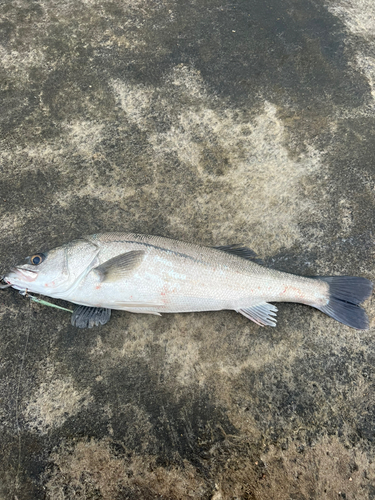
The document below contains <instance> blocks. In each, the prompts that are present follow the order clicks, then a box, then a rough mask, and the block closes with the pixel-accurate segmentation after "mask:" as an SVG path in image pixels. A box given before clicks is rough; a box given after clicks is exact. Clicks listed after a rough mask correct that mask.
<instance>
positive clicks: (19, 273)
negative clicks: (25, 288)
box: [5, 267, 38, 283]
mask: <svg viewBox="0 0 375 500" xmlns="http://www.w3.org/2000/svg"><path fill="white" fill-rule="evenodd" d="M10 271H11V273H13V274H14V275H15V277H16V279H18V280H20V281H26V282H27V283H31V282H32V281H35V280H36V279H37V277H38V273H37V272H36V271H31V270H29V269H23V268H22V267H12V268H11V270H10ZM5 281H7V282H8V283H9V280H5Z"/></svg>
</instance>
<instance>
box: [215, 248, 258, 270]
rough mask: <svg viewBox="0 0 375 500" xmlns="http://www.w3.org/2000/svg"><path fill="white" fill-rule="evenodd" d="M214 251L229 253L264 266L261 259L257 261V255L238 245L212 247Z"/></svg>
mask: <svg viewBox="0 0 375 500" xmlns="http://www.w3.org/2000/svg"><path fill="white" fill-rule="evenodd" d="M214 248H216V250H221V251H222V252H227V253H231V254H233V255H237V257H242V258H243V259H247V260H252V261H253V262H256V263H257V264H261V265H264V262H263V261H262V259H259V258H258V256H257V254H256V253H255V252H254V250H251V248H248V247H245V246H243V245H241V244H240V243H237V244H234V245H221V246H218V247H214Z"/></svg>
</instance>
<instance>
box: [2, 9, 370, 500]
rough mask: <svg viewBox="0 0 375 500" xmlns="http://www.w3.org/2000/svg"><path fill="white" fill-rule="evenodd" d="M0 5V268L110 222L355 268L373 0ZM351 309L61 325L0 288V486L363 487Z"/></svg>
mask: <svg viewBox="0 0 375 500" xmlns="http://www.w3.org/2000/svg"><path fill="white" fill-rule="evenodd" d="M0 12H1V14H0V16H1V18H0V41H1V46H0V51H1V52H0V57H1V65H0V84H1V100H0V102H1V113H0V127H1V130H0V134H1V148H0V158H1V159H0V161H1V164H0V172H1V177H0V220H1V241H0V273H1V272H4V271H5V270H6V269H7V267H8V266H9V265H11V264H14V263H15V262H16V261H17V260H19V259H21V258H23V257H24V256H25V255H29V254H30V253H32V252H35V251H40V250H43V249H45V248H48V247H52V246H54V245H57V244H60V243H63V242H65V241H68V240H70V239H73V238H75V237H78V236H80V235H83V234H89V233H95V232H98V231H103V230H109V231H114V230H129V231H134V232H142V233H151V234H159V235H163V236H170V237H175V238H179V239H183V240H187V241H193V242H197V243H201V244H207V245H223V244H228V243H236V242H241V243H245V244H247V245H248V246H250V247H251V248H252V249H254V250H255V251H256V252H257V253H258V254H259V256H260V257H261V258H263V259H264V260H265V261H266V262H267V263H268V265H270V266H273V267H275V268H278V269H283V270H290V271H292V272H296V273H300V274H305V275H313V274H322V275H331V274H353V275H360V276H365V277H367V278H370V279H375V273H374V264H373V262H374V260H373V259H374V230H375V228H374V208H375V203H374V195H375V181H374V156H375V155H374V153H375V101H374V99H375V55H374V54H375V37H374V28H375V22H374V19H375V8H374V3H373V0H331V1H327V2H326V3H324V2H323V1H319V0H318V1H312V0H311V1H309V0H286V1H284V2H280V1H279V0H251V1H244V0H242V1H241V0H238V1H235V2H223V1H222V0H201V1H190V0H113V1H105V0H104V1H99V0H64V1H57V0H10V1H4V2H1V4H0ZM62 304H63V305H66V304H64V303H62ZM365 307H366V309H367V311H368V314H369V317H370V323H371V325H372V329H370V330H369V331H366V332H358V331H355V330H353V329H350V328H347V327H344V326H342V325H340V324H338V323H337V322H335V321H334V320H332V319H330V318H328V317H326V316H324V315H323V314H322V313H320V312H319V311H316V310H312V309H310V308H308V307H304V306H300V305H292V304H283V305H281V306H280V308H279V314H278V318H279V320H278V326H277V328H261V327H259V326H257V325H255V324H253V323H251V322H249V321H247V320H246V319H245V318H244V317H242V316H240V315H237V314H236V313H233V312H225V311H223V312H220V313H201V314H184V315H165V316H163V317H160V318H159V317H150V316H144V315H143V316H142V315H132V314H127V313H124V312H114V313H113V316H112V319H111V321H110V323H108V324H107V325H106V326H104V327H101V328H96V329H93V330H84V331H79V330H76V329H75V328H73V327H72V326H70V323H69V320H70V318H69V315H68V313H65V312H61V311H56V310H54V309H51V308H46V307H43V306H39V305H36V304H31V303H30V302H29V301H28V300H27V299H25V298H23V297H21V296H20V295H19V294H17V292H16V291H14V290H6V291H3V292H1V293H0V339H1V341H0V448H1V453H0V498H1V500H4V499H18V500H23V499H33V498H38V499H42V498H48V499H54V500H55V499H56V500H60V499H61V500H62V499H71V498H79V499H103V500H112V499H115V500H116V499H118V500H120V499H139V500H143V499H145V500H148V499H212V500H224V499H252V500H273V499H278V500H287V499H293V500H310V499H317V500H319V499H340V498H341V499H343V498H346V499H348V500H349V499H350V500H352V499H374V498H375V465H374V459H375V456H374V455H375V393H374V390H375V338H374V327H375V306H374V303H373V301H371V300H369V301H368V302H367V303H366V304H365Z"/></svg>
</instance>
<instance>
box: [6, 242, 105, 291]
mask: <svg viewBox="0 0 375 500" xmlns="http://www.w3.org/2000/svg"><path fill="white" fill-rule="evenodd" d="M98 252H99V249H98V247H97V245H95V244H94V243H91V242H90V241H87V240H84V239H80V240H74V241H72V242H70V243H67V244H65V245H62V246H60V247H56V248H53V249H52V250H49V251H47V252H39V253H35V254H33V255H31V256H29V257H26V259H25V260H24V261H23V262H21V263H20V264H18V265H16V266H14V267H13V268H11V270H10V272H9V273H7V274H6V275H5V276H4V277H3V280H4V281H5V282H7V283H8V284H10V285H11V286H12V287H13V288H15V289H16V290H20V291H25V290H27V291H28V292H34V293H40V294H42V295H48V296H50V297H54V296H61V294H63V293H64V292H67V291H68V290H69V289H70V288H71V287H73V286H74V285H75V283H77V282H78V281H79V280H80V278H81V277H83V276H85V275H86V274H87V273H88V272H89V271H90V269H91V268H92V266H93V265H94V264H95V262H96V256H97V254H98Z"/></svg>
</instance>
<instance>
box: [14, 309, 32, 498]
mask: <svg viewBox="0 0 375 500" xmlns="http://www.w3.org/2000/svg"><path fill="white" fill-rule="evenodd" d="M27 325H28V328H27V335H26V342H25V347H24V349H23V354H22V358H21V366H20V371H19V374H18V383H17V390H16V427H17V434H18V465H17V474H16V480H15V485H14V487H15V491H18V489H19V474H20V469H21V451H22V443H21V429H20V425H19V404H18V398H19V393H20V387H21V378H22V372H23V367H24V364H25V358H26V351H27V346H28V344H29V337H30V330H31V302H29V318H28V322H27Z"/></svg>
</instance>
